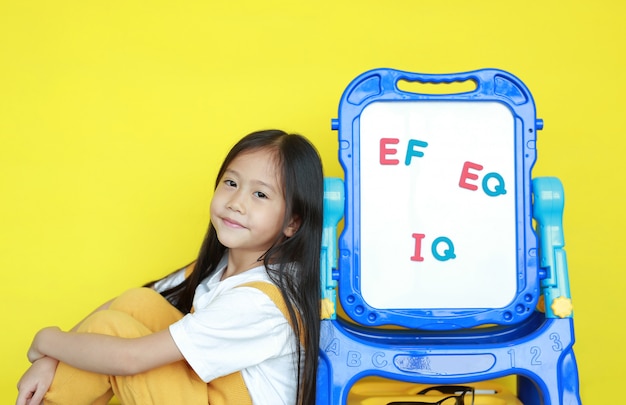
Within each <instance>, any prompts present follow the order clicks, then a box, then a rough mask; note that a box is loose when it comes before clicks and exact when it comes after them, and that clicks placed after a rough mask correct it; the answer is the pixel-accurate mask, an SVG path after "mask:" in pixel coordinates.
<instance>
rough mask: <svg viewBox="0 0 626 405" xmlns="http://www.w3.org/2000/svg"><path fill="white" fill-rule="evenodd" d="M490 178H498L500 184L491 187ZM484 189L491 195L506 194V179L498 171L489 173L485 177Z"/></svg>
mask: <svg viewBox="0 0 626 405" xmlns="http://www.w3.org/2000/svg"><path fill="white" fill-rule="evenodd" d="M489 179H496V181H497V182H498V184H496V186H495V187H494V189H493V190H491V189H490V188H489ZM483 191H484V192H485V194H487V195H488V196H489V197H497V196H499V195H502V194H506V189H505V188H504V179H503V178H502V176H500V175H499V174H498V173H487V174H485V177H483Z"/></svg>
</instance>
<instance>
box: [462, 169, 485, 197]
mask: <svg viewBox="0 0 626 405" xmlns="http://www.w3.org/2000/svg"><path fill="white" fill-rule="evenodd" d="M470 169H474V170H483V167H482V166H481V165H479V164H477V163H472V162H465V163H463V170H462V171H461V179H460V180H459V186H460V187H463V188H466V189H468V190H473V191H476V190H478V186H476V185H474V184H469V183H468V182H467V181H466V180H467V179H471V180H478V175H477V174H474V173H470Z"/></svg>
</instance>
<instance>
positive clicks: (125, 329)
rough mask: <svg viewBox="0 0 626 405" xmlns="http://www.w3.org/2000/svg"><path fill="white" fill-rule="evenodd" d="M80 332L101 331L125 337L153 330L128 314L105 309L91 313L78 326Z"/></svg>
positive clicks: (148, 332)
mask: <svg viewBox="0 0 626 405" xmlns="http://www.w3.org/2000/svg"><path fill="white" fill-rule="evenodd" d="M78 332H86V333H100V334H103V335H110V336H119V337H125V338H132V337H140V336H145V335H148V334H150V333H152V331H151V330H150V329H149V328H147V327H146V326H145V325H142V324H141V323H140V322H138V321H137V320H136V319H134V318H133V317H131V316H130V315H128V314H125V313H123V312H119V311H112V310H110V309H105V310H102V311H98V312H94V313H93V314H91V315H89V316H88V317H87V318H86V319H85V320H84V321H83V322H82V323H81V324H80V325H79V327H78Z"/></svg>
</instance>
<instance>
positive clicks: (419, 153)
mask: <svg viewBox="0 0 626 405" xmlns="http://www.w3.org/2000/svg"><path fill="white" fill-rule="evenodd" d="M416 146H419V147H421V148H425V147H427V146H428V143H426V142H424V141H418V140H417V139H410V140H409V145H408V146H407V148H406V158H405V159H404V164H405V165H407V166H408V165H410V164H411V158H412V157H413V156H417V157H422V156H424V152H422V151H419V150H415V147H416Z"/></svg>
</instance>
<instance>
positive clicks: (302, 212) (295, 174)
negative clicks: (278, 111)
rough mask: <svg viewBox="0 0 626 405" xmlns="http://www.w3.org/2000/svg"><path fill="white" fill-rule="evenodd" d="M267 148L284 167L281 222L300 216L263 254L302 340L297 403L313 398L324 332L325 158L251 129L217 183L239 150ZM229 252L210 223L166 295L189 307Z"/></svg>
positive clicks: (297, 139)
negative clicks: (185, 273) (190, 266)
mask: <svg viewBox="0 0 626 405" xmlns="http://www.w3.org/2000/svg"><path fill="white" fill-rule="evenodd" d="M263 149H265V150H269V151H271V152H274V153H275V159H276V164H277V165H278V166H279V167H280V168H281V169H282V170H280V173H281V175H282V182H283V190H284V198H285V202H286V205H285V208H286V209H285V219H284V223H283V227H287V225H288V224H289V222H290V220H291V219H292V218H297V219H298V220H299V227H298V230H297V231H296V232H295V233H294V234H293V235H292V236H291V237H289V238H285V237H284V235H283V234H282V232H281V233H280V234H279V235H278V237H277V239H276V240H275V241H274V244H273V245H272V246H271V247H270V248H269V250H268V251H267V252H266V253H265V255H263V257H262V258H260V260H263V263H264V265H265V268H266V271H267V272H268V275H269V277H270V279H271V280H272V281H273V282H274V283H275V284H276V285H277V286H278V288H279V289H280V291H281V293H282V295H283V298H284V299H285V302H286V303H287V304H288V305H287V308H288V311H289V316H290V318H291V319H290V321H291V325H292V326H293V328H294V331H295V335H296V340H297V345H296V347H299V344H300V343H299V342H300V341H302V342H304V362H302V359H301V354H300V351H299V350H298V351H297V353H298V362H297V364H298V394H297V398H298V400H297V403H298V404H300V405H304V404H306V405H308V404H313V403H315V389H316V374H317V363H318V350H319V334H320V253H321V252H320V251H321V240H322V226H323V225H322V211H323V194H324V178H323V172H322V163H321V160H320V157H319V154H318V152H317V150H316V149H315V147H313V145H312V144H311V143H310V142H309V141H308V140H307V139H306V138H304V137H303V136H301V135H297V134H288V133H286V132H284V131H281V130H266V131H258V132H253V133H251V134H249V135H247V136H245V137H244V138H242V139H241V140H240V141H239V142H237V144H235V146H234V147H233V148H232V149H231V150H230V152H229V153H228V155H227V156H226V158H225V159H224V162H223V163H222V166H221V168H220V170H219V173H218V175H217V179H216V181H215V187H216V188H217V185H218V184H219V181H220V179H221V178H222V176H223V174H224V171H225V170H226V169H227V168H228V166H229V165H230V163H231V162H232V161H233V159H235V158H236V157H237V156H239V155H240V154H241V153H245V152H252V151H256V150H263ZM225 253H226V247H225V246H224V245H222V244H221V243H220V241H219V240H218V238H217V233H216V231H215V228H214V227H213V224H211V223H209V229H208V231H207V233H206V235H205V238H204V242H203V243H202V246H201V248H200V252H199V254H198V258H197V261H196V264H195V267H194V270H193V272H192V273H191V274H190V275H189V277H187V278H186V279H185V281H184V282H183V283H182V284H180V285H178V286H176V287H173V288H171V289H169V290H166V291H163V292H162V295H163V296H164V297H165V298H167V299H168V300H169V301H170V302H171V303H172V304H173V305H174V306H175V307H176V308H178V309H179V310H180V311H181V312H183V313H188V312H190V310H191V306H192V302H193V297H194V294H195V290H196V287H197V286H198V284H199V283H200V282H201V281H202V280H204V279H205V278H206V277H208V276H210V275H211V274H213V273H214V272H215V271H216V270H217V266H218V263H219V262H220V260H221V259H222V257H223V256H224V254H225ZM294 264H295V265H294ZM298 318H299V319H300V321H298Z"/></svg>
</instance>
